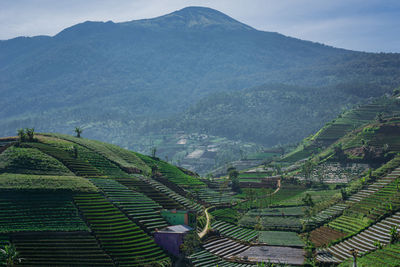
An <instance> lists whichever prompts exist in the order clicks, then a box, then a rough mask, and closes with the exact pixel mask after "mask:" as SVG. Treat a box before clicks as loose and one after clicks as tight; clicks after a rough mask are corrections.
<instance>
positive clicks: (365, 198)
mask: <svg viewBox="0 0 400 267" xmlns="http://www.w3.org/2000/svg"><path fill="white" fill-rule="evenodd" d="M379 184H380V183H379V182H378V183H374V185H375V186H377V185H378V186H379ZM353 199H354V198H353ZM398 208H400V192H398V191H397V184H396V181H395V180H392V181H391V182H389V183H385V182H384V183H382V184H381V185H380V187H378V189H375V190H366V191H365V193H364V195H362V196H360V197H359V198H358V201H356V202H354V203H352V205H351V206H350V207H349V208H348V209H347V210H346V212H345V213H344V214H343V215H341V216H339V217H338V218H336V219H335V220H333V221H331V222H330V223H329V224H328V226H329V227H331V228H333V229H336V230H339V231H342V232H345V233H348V234H352V233H356V232H358V231H360V230H362V229H363V228H365V227H367V226H369V225H370V224H371V223H373V222H374V221H376V220H377V219H379V218H381V217H382V216H384V215H386V214H390V213H391V212H392V211H393V210H397V209H398ZM360 218H362V219H360Z"/></svg>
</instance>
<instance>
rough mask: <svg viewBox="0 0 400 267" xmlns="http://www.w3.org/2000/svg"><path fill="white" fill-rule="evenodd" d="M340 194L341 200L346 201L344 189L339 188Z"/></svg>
mask: <svg viewBox="0 0 400 267" xmlns="http://www.w3.org/2000/svg"><path fill="white" fill-rule="evenodd" d="M340 194H341V195H342V200H343V201H344V200H346V199H347V192H346V189H344V188H341V189H340Z"/></svg>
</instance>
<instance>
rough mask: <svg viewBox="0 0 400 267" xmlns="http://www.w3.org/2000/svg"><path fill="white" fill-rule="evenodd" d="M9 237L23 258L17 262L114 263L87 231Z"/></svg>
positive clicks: (46, 264)
mask: <svg viewBox="0 0 400 267" xmlns="http://www.w3.org/2000/svg"><path fill="white" fill-rule="evenodd" d="M12 241H13V244H14V245H15V247H16V249H17V251H18V252H19V253H20V257H21V258H22V259H23V260H22V263H20V264H18V266H114V263H113V261H112V260H111V258H110V257H109V256H108V255H107V254H105V252H104V251H103V250H102V249H101V247H100V246H99V244H98V243H97V240H96V239H95V238H94V237H93V236H92V235H90V234H89V232H86V233H85V232H82V233H66V232H54V233H48V232H47V233H46V232H45V233H38V234H31V235H29V236H27V235H14V236H12Z"/></svg>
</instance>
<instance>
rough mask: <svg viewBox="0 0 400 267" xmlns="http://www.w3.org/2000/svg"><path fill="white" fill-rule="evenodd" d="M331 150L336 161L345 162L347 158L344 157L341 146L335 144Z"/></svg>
mask: <svg viewBox="0 0 400 267" xmlns="http://www.w3.org/2000/svg"><path fill="white" fill-rule="evenodd" d="M333 150H334V152H335V156H336V159H337V160H338V161H339V162H343V161H345V160H346V158H347V156H346V154H345V153H344V151H343V147H342V144H337V145H335V146H334V147H333Z"/></svg>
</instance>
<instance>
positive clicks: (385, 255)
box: [339, 243, 400, 267]
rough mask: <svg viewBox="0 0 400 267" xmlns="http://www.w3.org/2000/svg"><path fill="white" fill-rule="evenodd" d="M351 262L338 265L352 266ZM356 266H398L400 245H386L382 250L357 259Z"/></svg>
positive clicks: (399, 262) (342, 266) (343, 266)
mask: <svg viewBox="0 0 400 267" xmlns="http://www.w3.org/2000/svg"><path fill="white" fill-rule="evenodd" d="M352 261H353V260H346V261H344V262H343V263H341V264H340V265H339V267H347V266H350V264H352ZM357 266H360V267H369V266H387V267H397V266H400V243H396V244H393V245H388V246H386V247H384V248H382V249H378V250H376V251H374V252H371V253H368V254H367V255H365V256H362V257H359V258H358V259H357Z"/></svg>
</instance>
